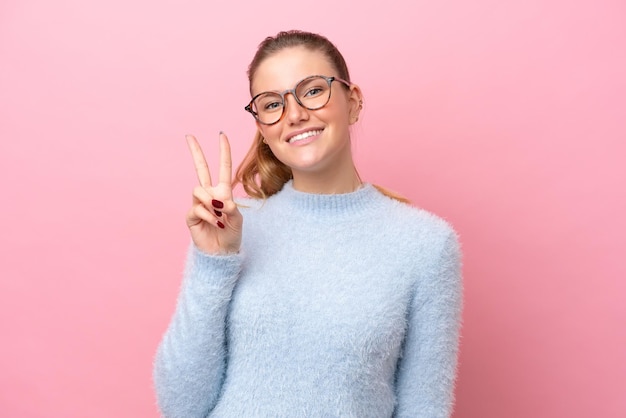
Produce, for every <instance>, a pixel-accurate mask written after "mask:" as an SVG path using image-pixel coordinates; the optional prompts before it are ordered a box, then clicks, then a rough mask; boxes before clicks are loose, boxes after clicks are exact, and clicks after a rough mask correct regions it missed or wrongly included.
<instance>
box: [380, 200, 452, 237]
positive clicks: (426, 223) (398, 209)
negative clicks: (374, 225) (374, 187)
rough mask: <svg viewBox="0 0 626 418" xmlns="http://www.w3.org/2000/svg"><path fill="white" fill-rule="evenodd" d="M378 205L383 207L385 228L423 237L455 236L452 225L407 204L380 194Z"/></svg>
mask: <svg viewBox="0 0 626 418" xmlns="http://www.w3.org/2000/svg"><path fill="white" fill-rule="evenodd" d="M380 202H381V203H380V204H381V206H383V207H384V214H385V215H384V222H385V223H386V226H387V227H391V228H394V229H397V230H398V231H404V232H401V233H402V234H409V235H415V234H417V235H420V236H424V237H431V238H433V239H434V238H436V237H441V238H444V239H445V238H447V237H449V236H456V232H455V230H454V228H453V227H452V225H451V224H450V223H449V222H448V221H447V220H445V219H443V218H442V217H440V216H438V215H436V214H434V213H432V212H430V211H428V210H425V209H423V208H420V207H418V206H414V205H412V204H409V203H404V202H401V201H398V200H396V199H393V198H390V197H387V196H385V195H383V194H382V193H381V194H380Z"/></svg>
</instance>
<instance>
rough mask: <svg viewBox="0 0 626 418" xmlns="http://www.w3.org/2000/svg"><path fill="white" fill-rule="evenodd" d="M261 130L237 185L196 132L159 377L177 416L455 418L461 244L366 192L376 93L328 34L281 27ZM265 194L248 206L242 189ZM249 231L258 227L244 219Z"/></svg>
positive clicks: (258, 68) (268, 71)
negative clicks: (370, 93) (355, 133)
mask: <svg viewBox="0 0 626 418" xmlns="http://www.w3.org/2000/svg"><path fill="white" fill-rule="evenodd" d="M248 76H249V80H250V93H251V96H252V100H251V102H250V104H249V105H248V106H246V110H247V111H249V112H250V113H251V114H252V115H253V116H254V118H255V121H256V126H257V128H258V132H257V135H256V137H255V140H254V142H253V144H252V148H251V150H250V151H249V153H248V155H247V157H246V158H245V160H244V162H243V164H242V166H241V167H240V168H239V170H238V171H237V176H236V180H235V182H232V181H231V157H230V148H229V144H228V140H227V138H226V136H225V135H223V134H222V133H220V168H219V178H218V180H217V181H212V179H211V176H210V173H209V169H208V167H207V164H206V161H205V158H204V156H203V154H202V151H201V149H200V147H199V145H198V143H197V141H196V140H195V138H193V137H191V136H188V138H187V140H188V145H189V147H190V149H191V152H192V155H193V158H194V162H195V166H196V170H197V174H198V179H199V182H200V185H199V186H198V187H196V188H195V190H194V192H193V205H192V208H191V209H190V211H189V213H188V214H187V225H188V227H189V229H190V232H191V237H192V241H193V245H192V246H191V248H190V250H189V256H188V260H187V268H186V272H185V275H184V279H183V285H182V289H181V292H180V296H179V300H178V305H177V308H176V312H175V313H174V316H173V318H172V322H171V324H170V326H169V329H168V330H167V333H166V334H165V336H164V337H163V340H162V342H161V344H160V346H159V349H158V352H157V357H156V362H155V369H154V380H155V386H156V391H157V398H158V402H159V406H160V408H161V411H162V412H163V414H164V415H165V416H167V417H206V416H211V417H377V418H379V417H389V416H395V417H444V416H449V415H450V413H451V409H452V402H453V385H454V379H455V372H456V363H457V346H458V332H459V324H460V309H461V298H462V296H461V281H460V265H459V264H460V263H459V248H458V242H457V239H456V235H455V233H454V231H453V230H452V229H451V228H450V226H449V225H448V224H446V223H445V222H444V221H442V220H441V219H439V218H437V217H435V216H434V215H431V214H429V213H427V212H425V211H422V210H418V209H416V208H413V207H411V206H409V205H408V204H406V203H404V202H402V201H401V200H400V199H398V198H395V197H394V196H390V195H389V193H387V192H385V191H381V190H382V189H380V188H378V187H374V186H372V185H370V184H365V183H362V182H361V179H360V178H359V175H358V173H357V171H356V169H355V166H354V163H353V159H352V152H351V147H350V126H351V125H352V124H354V123H355V122H356V121H357V120H358V118H359V112H360V111H361V109H362V103H363V102H362V94H361V90H360V89H359V87H358V86H357V85H356V84H353V83H351V82H350V76H349V74H348V69H347V67H346V64H345V62H344V60H343V57H342V56H341V54H340V53H339V51H337V49H336V48H335V47H334V45H333V44H332V43H330V42H329V41H328V40H327V39H326V38H324V37H322V36H319V35H316V34H311V33H306V32H298V31H291V32H281V33H279V34H278V35H277V36H276V37H270V38H267V39H266V40H265V41H264V42H262V43H261V44H260V46H259V49H258V51H257V53H256V55H255V57H254V59H253V60H252V63H251V64H250V67H249V70H248ZM236 182H241V183H242V184H243V186H244V188H245V190H246V191H247V193H248V194H249V195H250V196H251V198H250V199H246V200H243V201H241V202H238V203H239V204H236V203H235V202H234V200H233V195H232V186H233V183H236ZM244 220H245V221H244Z"/></svg>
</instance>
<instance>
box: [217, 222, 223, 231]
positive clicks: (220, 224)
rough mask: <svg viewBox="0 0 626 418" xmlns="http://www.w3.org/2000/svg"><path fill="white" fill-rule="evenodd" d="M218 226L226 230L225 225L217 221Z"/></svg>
mask: <svg viewBox="0 0 626 418" xmlns="http://www.w3.org/2000/svg"><path fill="white" fill-rule="evenodd" d="M217 226H219V227H220V228H222V229H224V224H223V223H221V222H220V221H217Z"/></svg>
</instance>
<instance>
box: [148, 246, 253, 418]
mask: <svg viewBox="0 0 626 418" xmlns="http://www.w3.org/2000/svg"><path fill="white" fill-rule="evenodd" d="M241 265H242V256H241V255H239V254H236V255H228V256H212V255H207V254H204V253H202V252H201V251H200V250H198V249H197V248H196V247H195V246H193V245H192V246H191V248H190V250H189V254H188V259H187V265H186V269H185V274H184V277H183V283H182V287H181V291H180V294H179V296H178V302H177V306H176V310H175V312H174V315H173V317H172V320H171V322H170V325H169V328H168V329H167V331H166V333H165V335H164V336H163V339H162V340H161V343H160V345H159V347H158V350H157V353H156V358H155V363H154V370H153V373H154V374H153V378H154V385H155V390H156V396H157V403H158V406H159V408H160V410H161V413H162V414H163V416H165V417H168V418H170V417H172V418H173V417H185V418H193V417H206V416H207V414H208V413H209V411H210V410H211V409H213V408H214V407H215V404H216V403H217V399H218V396H219V393H220V389H221V386H222V382H223V378H224V371H225V369H226V359H225V354H226V350H225V330H226V315H227V312H228V306H229V303H230V299H231V296H232V292H233V289H234V287H235V283H236V281H237V278H238V276H239V273H240V270H241Z"/></svg>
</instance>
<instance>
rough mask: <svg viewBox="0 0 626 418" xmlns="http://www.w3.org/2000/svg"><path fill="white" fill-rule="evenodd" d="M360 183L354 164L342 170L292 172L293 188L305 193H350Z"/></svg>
mask: <svg viewBox="0 0 626 418" xmlns="http://www.w3.org/2000/svg"><path fill="white" fill-rule="evenodd" d="M342 171H343V172H342ZM361 185H362V182H361V178H360V177H359V174H358V173H357V171H356V168H355V167H354V165H350V166H349V167H348V168H346V169H344V170H326V171H324V172H323V173H319V172H295V171H294V172H293V188H294V189H295V190H298V191H300V192H305V193H316V194H342V193H351V192H353V191H355V190H357V189H358V188H359V187H361Z"/></svg>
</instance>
